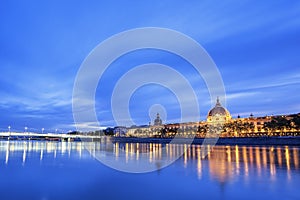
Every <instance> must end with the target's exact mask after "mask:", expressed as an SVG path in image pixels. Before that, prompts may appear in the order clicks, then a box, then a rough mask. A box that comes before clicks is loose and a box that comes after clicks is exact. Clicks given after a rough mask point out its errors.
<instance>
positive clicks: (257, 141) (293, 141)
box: [111, 137, 300, 146]
mask: <svg viewBox="0 0 300 200" xmlns="http://www.w3.org/2000/svg"><path fill="white" fill-rule="evenodd" d="M111 140H112V142H120V143H160V144H168V143H170V142H171V141H172V139H171V138H131V137H113V138H111ZM211 140H212V142H215V138H212V139H211ZM203 141H204V138H195V139H194V140H193V142H192V144H202V143H203ZM190 142H191V139H190V138H189V139H187V138H180V139H176V140H173V141H172V143H177V144H189V143H190ZM216 145H289V146H291V145H292V146H300V137H243V138H219V139H218V140H217V143H216Z"/></svg>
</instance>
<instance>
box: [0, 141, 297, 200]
mask: <svg viewBox="0 0 300 200" xmlns="http://www.w3.org/2000/svg"><path fill="white" fill-rule="evenodd" d="M85 148H88V149H89V151H87V150H86V149H85ZM206 148H207V149H204V150H203V149H201V146H200V145H191V146H190V147H189V146H188V145H185V144H151V143H150V144H147V143H115V144H113V145H107V144H106V143H103V142H102V143H99V142H90V143H83V142H54V141H53V142H51V141H0V169H1V170H0V199H64V200H65V199H72V200H74V199H103V198H104V199H121V198H125V199H140V198H139V197H140V196H139V195H143V198H144V199H169V198H176V199H191V198H195V197H199V196H201V197H203V198H202V199H219V198H223V199H240V197H241V196H242V197H243V199H253V198H255V199H265V198H272V199H282V198H285V199H299V197H300V194H299V191H298V186H299V184H300V182H299V180H300V173H299V150H300V149H299V147H296V146H207V147H206ZM185 150H186V151H185ZM207 150H211V151H208V154H207V155H206V156H205V151H207ZM99 151H104V152H105V153H107V155H112V157H113V159H114V160H116V161H118V162H124V163H123V164H126V163H129V162H132V161H134V162H145V160H143V159H141V158H142V157H143V156H145V155H146V156H147V159H146V162H149V163H151V162H156V161H157V160H159V159H160V158H169V159H171V158H173V157H175V156H177V155H180V154H181V153H183V155H182V156H181V157H180V158H179V159H178V160H177V161H176V162H175V163H174V164H172V165H170V166H169V167H167V168H165V169H163V170H160V166H159V163H158V164H157V169H159V170H158V171H157V172H154V173H147V174H140V175H132V174H127V173H121V172H118V171H115V170H113V169H110V168H107V167H105V166H104V165H102V164H100V163H99V162H98V161H97V159H95V158H94V156H95V155H96V154H97V153H98V152H99ZM145 153H148V154H145ZM45 180H46V181H45ZM195 181H196V182H195ZM116 184H117V185H122V186H121V187H120V186H118V187H117V189H118V191H119V190H121V191H122V192H114V190H115V189H112V188H115V186H116ZM12 188H13V189H14V190H16V191H19V192H18V193H11V192H9V191H10V190H11V189H12ZM99 188H100V189H99ZM157 188H164V190H162V189H159V190H157ZM174 188H177V189H174ZM180 188H181V189H180ZM183 188H184V189H183ZM99 190H101V192H100V193H99ZM156 190H157V191H156ZM54 191H55V192H54ZM153 191H156V192H153ZM170 191H172V192H170ZM24 195H25V196H24ZM26 195H27V196H26Z"/></svg>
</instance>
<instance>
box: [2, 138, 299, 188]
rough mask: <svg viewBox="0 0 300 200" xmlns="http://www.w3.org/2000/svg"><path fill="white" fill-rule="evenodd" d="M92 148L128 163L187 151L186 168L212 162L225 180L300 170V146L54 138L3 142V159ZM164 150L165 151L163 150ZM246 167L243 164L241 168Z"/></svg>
mask: <svg viewBox="0 0 300 200" xmlns="http://www.w3.org/2000/svg"><path fill="white" fill-rule="evenodd" d="M85 147H88V148H89V151H90V152H91V153H92V154H95V153H96V152H97V151H99V150H102V151H103V150H105V151H107V152H112V153H113V155H114V156H115V159H116V160H118V159H119V157H120V151H123V152H124V154H125V160H126V162H129V161H130V160H139V157H140V155H141V154H143V153H146V152H147V153H149V152H150V153H149V154H147V155H149V158H148V159H149V162H152V161H153V160H154V159H160V158H162V154H163V153H166V155H167V157H168V158H170V159H171V158H172V157H173V156H176V155H178V154H180V153H182V152H183V156H182V158H181V159H180V160H181V161H180V162H182V164H183V166H184V167H187V165H188V163H189V161H194V160H196V161H197V165H196V168H197V175H198V177H199V178H201V176H202V171H203V168H202V167H203V164H202V162H206V161H207V162H208V165H209V173H210V175H211V177H213V178H216V179H218V180H219V181H220V182H225V181H226V180H227V179H231V178H232V177H236V176H239V175H240V174H241V173H242V174H243V176H244V177H245V178H247V177H248V176H249V170H251V169H255V171H254V172H255V175H256V176H258V177H261V176H265V175H266V174H262V173H268V174H269V175H270V178H271V179H272V180H275V179H276V171H277V170H278V169H285V170H286V173H287V177H288V179H291V178H292V177H291V170H299V148H298V147H293V146H267V147H266V146H213V147H210V146H207V149H208V155H207V156H205V155H204V153H203V152H202V151H201V146H200V145H191V146H190V147H189V148H188V145H186V144H153V143H150V144H149V143H124V144H120V143H115V144H114V145H113V147H108V146H106V145H105V144H102V143H100V142H91V143H89V144H88V145H86V144H83V142H51V141H0V158H1V160H3V158H4V164H6V165H8V164H9V162H10V159H12V158H14V157H20V156H21V159H19V160H21V162H22V164H23V165H24V164H26V162H30V156H31V153H35V154H38V155H39V159H40V160H43V159H44V154H47V157H48V159H49V155H52V159H55V158H56V157H57V154H61V155H68V157H70V156H71V154H76V155H78V159H81V158H82V152H83V151H84V148H85ZM163 151H164V152H163ZM241 166H242V167H241ZM252 174H253V172H252Z"/></svg>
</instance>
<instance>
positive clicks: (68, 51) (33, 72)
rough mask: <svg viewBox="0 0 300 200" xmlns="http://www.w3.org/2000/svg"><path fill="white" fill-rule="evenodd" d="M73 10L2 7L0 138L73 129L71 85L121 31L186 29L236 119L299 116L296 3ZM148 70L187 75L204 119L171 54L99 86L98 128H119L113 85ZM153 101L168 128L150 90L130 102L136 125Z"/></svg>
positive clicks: (204, 97)
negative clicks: (212, 66)
mask: <svg viewBox="0 0 300 200" xmlns="http://www.w3.org/2000/svg"><path fill="white" fill-rule="evenodd" d="M72 4H73V6H72V8H70V7H69V3H67V2H65V3H58V2H48V3H43V4H41V5H38V3H32V2H31V3H30V2H19V3H18V4H17V5H14V3H12V2H6V3H4V4H3V6H2V7H1V8H0V11H1V12H0V16H1V18H0V19H1V24H3V26H2V27H1V32H0V43H1V52H2V54H1V55H0V66H1V79H0V94H1V98H0V131H2V130H7V128H8V126H11V128H12V129H15V130H24V127H29V128H34V129H36V130H42V128H47V129H52V130H56V129H61V130H74V129H75V127H74V122H73V117H72V91H73V83H74V80H75V77H76V73H77V70H78V69H79V67H80V65H81V63H82V62H83V60H84V59H85V57H86V56H87V55H88V54H89V52H90V51H91V50H92V49H93V48H94V47H95V46H97V45H98V44H99V43H100V42H102V41H103V40H105V39H107V38H108V37H110V36H112V35H114V34H116V33H119V32H121V31H125V30H128V29H132V28H139V27H149V26H151V27H164V28H169V29H174V30H176V31H180V32H182V33H184V34H186V35H188V36H190V37H191V38H193V39H195V40H196V41H197V42H198V43H200V44H201V45H202V46H203V47H204V48H205V49H206V51H207V52H208V54H209V55H210V56H211V58H212V59H213V60H214V62H215V63H216V65H217V67H218V69H219V71H220V73H221V75H222V78H223V81H224V85H225V89H226V105H225V106H226V108H227V109H228V110H229V111H230V113H231V115H232V116H233V117H237V115H240V116H242V117H246V116H249V115H250V113H253V114H254V115H255V116H265V115H272V114H274V115H278V114H292V113H299V110H300V104H299V97H300V94H299V92H298V89H299V86H300V81H299V80H300V72H299V65H300V58H299V56H297V52H299V51H300V45H299V43H300V40H299V37H298V35H299V32H300V28H299V27H300V16H299V15H300V14H299V13H300V6H299V5H300V3H299V2H293V3H289V4H287V3H286V2H285V1H278V2H272V3H268V2H255V3H253V2H246V3H244V4H242V3H235V4H234V5H231V6H228V5H226V4H223V3H219V2H218V3H216V2H214V1H205V2H201V3H200V2H196V1H195V2H191V3H189V4H182V3H180V2H178V1H176V2H174V3H173V1H169V2H161V3H158V2H156V3H146V2H144V3H138V2H131V3H128V2H118V3H114V2H111V3H106V4H101V3H99V2H92V3H91V4H89V5H87V4H80V3H72ZM131 4H134V6H133V5H131ZM57 5H59V6H57ZM125 8H126V9H125ZM66 9H69V10H68V12H67V13H66V12H65V10H66ZM97 19H98V20H97ZM149 62H157V63H162V64H166V65H168V66H172V67H174V69H176V70H178V71H179V72H180V73H182V74H183V75H185V76H187V77H189V81H190V83H191V85H192V86H193V88H194V89H195V91H197V97H198V99H199V106H200V114H201V120H204V119H205V118H206V115H207V112H208V111H209V110H210V108H211V105H210V101H211V99H210V97H209V95H208V92H207V89H206V86H205V83H204V81H203V80H201V79H200V80H199V79H198V78H197V77H195V76H194V70H193V69H192V68H191V66H189V65H188V63H186V61H184V60H183V59H181V58H178V57H176V56H174V55H172V54H170V53H167V52H162V51H155V50H143V51H137V52H133V53H130V54H127V55H125V56H123V57H121V58H120V59H118V60H116V62H114V63H112V65H111V67H110V68H109V69H108V70H107V73H106V75H105V76H103V79H102V80H101V81H100V83H99V87H98V89H97V95H96V108H97V115H98V118H99V120H100V121H101V122H102V125H103V126H114V125H115V124H114V122H113V118H112V113H111V111H110V99H109V98H110V96H111V93H112V90H113V87H114V84H115V83H116V81H117V80H118V79H119V78H120V77H121V76H122V75H123V74H124V73H126V71H128V70H129V69H131V68H132V67H134V66H137V65H140V64H145V63H149ZM103 83H109V84H103ZM103 94H105V95H103ZM213 101H214V100H213ZM156 103H160V104H163V105H164V106H165V109H166V112H167V118H166V121H167V122H168V123H172V122H177V121H178V118H179V116H180V113H179V111H178V105H177V104H178V102H177V101H176V98H175V97H174V95H172V94H171V93H170V91H168V90H166V89H165V88H162V87H159V86H157V85H147V86H145V87H143V88H140V89H139V90H137V91H136V93H135V94H134V95H133V97H132V99H131V102H130V111H131V114H132V117H133V119H134V121H135V123H136V124H148V122H149V121H152V120H151V119H150V117H149V116H148V109H149V108H150V107H151V105H153V104H156Z"/></svg>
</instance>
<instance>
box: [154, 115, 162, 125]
mask: <svg viewBox="0 0 300 200" xmlns="http://www.w3.org/2000/svg"><path fill="white" fill-rule="evenodd" d="M161 125H162V120H161V119H160V116H159V113H157V114H156V119H155V120H154V126H161Z"/></svg>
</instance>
